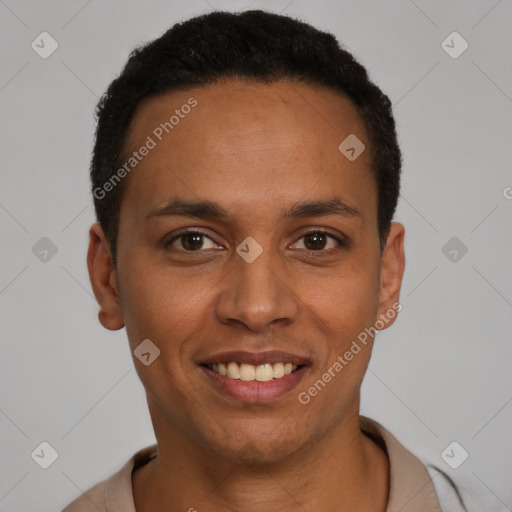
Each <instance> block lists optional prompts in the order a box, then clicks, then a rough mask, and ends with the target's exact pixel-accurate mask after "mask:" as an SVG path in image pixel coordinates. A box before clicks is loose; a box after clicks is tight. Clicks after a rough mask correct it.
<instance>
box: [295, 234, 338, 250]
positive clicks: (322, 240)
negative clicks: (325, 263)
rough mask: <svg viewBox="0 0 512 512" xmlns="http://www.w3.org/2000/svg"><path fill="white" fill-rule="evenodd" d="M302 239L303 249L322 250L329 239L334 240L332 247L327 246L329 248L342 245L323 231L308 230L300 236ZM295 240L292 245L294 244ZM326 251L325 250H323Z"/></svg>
mask: <svg viewBox="0 0 512 512" xmlns="http://www.w3.org/2000/svg"><path fill="white" fill-rule="evenodd" d="M302 239H304V242H303V244H304V245H305V249H306V250H308V251H322V250H323V249H326V245H327V244H328V241H329V239H331V240H334V242H335V243H334V247H332V246H331V247H327V250H329V249H336V248H339V247H340V246H342V245H343V242H342V241H341V240H340V239H339V238H337V237H335V236H334V235H331V234H329V233H326V232H325V231H310V232H308V233H305V234H304V235H302V236H301V238H300V240H302ZM297 243H298V242H296V243H295V244H294V245H296V244H297ZM323 252H326V251H323Z"/></svg>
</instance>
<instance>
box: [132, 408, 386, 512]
mask: <svg viewBox="0 0 512 512" xmlns="http://www.w3.org/2000/svg"><path fill="white" fill-rule="evenodd" d="M152 418H153V419H155V417H154V415H152ZM154 426H155V432H156V433H157V439H158V457H156V458H155V459H153V460H152V461H151V462H149V463H148V464H146V465H144V466H142V467H141V468H139V469H137V470H136V471H134V473H133V476H132V483H133V493H134V501H135V507H136V510H137V512H149V511H150V510H159V509H160V510H164V509H167V510H171V509H172V510H176V511H181V510H183V511H188V510H194V509H196V510H197V511H198V512H215V511H218V510H226V511H237V510H244V511H247V512H253V511H254V512H256V511H262V510H264V511H265V512H274V511H275V512H277V511H279V512H282V510H283V507H284V510H287V511H293V512H295V511H297V512H299V511H300V512H303V511H304V510H322V511H325V512H329V511H333V512H334V511H339V510H365V511H372V512H373V511H375V512H384V511H385V510H386V504H387V500H388V489H389V462H388V459H387V456H386V454H385V452H384V451H383V450H382V449H381V448H380V447H379V446H378V445H377V444H375V443H374V442H373V441H372V440H371V439H370V438H369V437H367V436H366V435H365V434H363V433H362V432H361V430H360V429H359V412H358V404H357V407H356V408H355V410H354V411H353V412H352V413H351V414H346V415H345V417H344V418H343V420H342V421H341V422H340V424H338V425H337V426H336V427H335V428H333V429H332V430H331V431H330V432H329V433H328V434H327V435H325V436H322V438H321V440H319V441H318V442H316V443H315V444H314V445H308V448H305V449H303V450H301V451H300V452H298V453H296V454H294V455H292V456H290V457H288V458H287V459H286V460H283V461H280V462H279V463H276V464H272V465H265V466H257V467H248V466H247V465H244V464H237V463H236V462H233V461H227V460H226V459H223V458H221V457H218V456H214V455H212V453H211V452H208V451H206V450H204V449H201V447H199V446H198V445H197V443H195V444H194V443H192V442H191V440H190V439H189V438H188V437H187V436H185V435H184V434H183V433H182V432H180V431H177V432H173V433H172V435H163V436H162V435H161V436H158V433H159V432H162V429H161V428H158V427H159V425H158V421H154ZM161 426H162V425H160V427H161ZM167 428H168V425H167Z"/></svg>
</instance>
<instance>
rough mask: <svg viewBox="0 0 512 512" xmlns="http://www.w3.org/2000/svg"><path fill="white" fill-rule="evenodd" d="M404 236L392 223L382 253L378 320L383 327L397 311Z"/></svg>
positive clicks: (401, 229)
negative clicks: (381, 322)
mask: <svg viewBox="0 0 512 512" xmlns="http://www.w3.org/2000/svg"><path fill="white" fill-rule="evenodd" d="M404 236H405V228H404V226H403V225H402V224H400V223H399V222H393V223H392V224H391V229H390V231H389V236H388V238H387V240H386V246H385V247H384V250H383V253H382V258H381V267H380V291H379V318H380V319H381V320H382V321H383V323H384V324H385V327H389V326H390V325H392V324H393V323H394V321H395V318H396V313H397V312H398V311H399V306H398V303H399V300H400V288H401V286H402V277H403V275H404V269H405V253H404ZM385 327H384V328H385Z"/></svg>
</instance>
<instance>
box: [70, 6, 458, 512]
mask: <svg viewBox="0 0 512 512" xmlns="http://www.w3.org/2000/svg"><path fill="white" fill-rule="evenodd" d="M400 166H401V156H400V150H399V147H398V144H397V139H396V132H395V123H394V120H393V116H392V112H391V105H390V101H389V99H388V98H387V97H386V96H385V95H384V94H383V93H382V92H381V91H380V89H379V88H378V87H376V86H375V85H374V84H372V83H371V82H370V81H369V79H368V76H367V73H366V71H365V69H364V68H363V67H362V66H361V65H360V64H359V63H357V62H356V61H355V60H354V58H353V57H352V56H351V55H350V54H349V53H348V52H346V51H345V50H343V49H341V48H340V47H339V45H338V43H337V42H336V40H335V38H334V37H333V36H332V35H330V34H327V33H323V32H320V31H318V30H316V29H314V28H313V27H311V26H309V25H307V24H304V23H302V22H299V21H296V20H292V19H291V18H288V17H285V16H278V15H274V14H270V13H266V12H262V11H247V12H243V13H241V14H230V13H223V12H214V13H211V14H208V15H204V16H200V17H197V18H193V19H191V20H188V21H186V22H184V23H181V24H177V25H175V26H174V27H173V28H171V29H170V30H169V31H168V32H167V33H165V34H164V35H163V36H162V37H160V38H159V39H157V40H155V41H153V42H151V43H150V44H148V45H146V46H144V47H142V48H140V49H137V50H136V51H135V52H133V53H132V55H131V56H130V59H129V61H128V63H127V64H126V66H125V68H124V70H123V72H122V74H121V75H120V77H119V78H117V79H116V80H114V81H113V82H112V84H111V85H110V87H109V88H108V90H107V92H106V94H105V95H104V97H103V98H102V100H101V101H100V104H99V106H98V127H97V132H96V144H95V148H94V154H93V159H92V166H91V178H92V191H93V195H94V202H95V208H96V213H97V219H98V223H96V224H94V225H93V226H92V227H91V229H90V244H89V251H88V256H87V264H88V269H89V274H90V279H91V284H92V287H93V290H94V293H95V296H96V298H97V300H98V303H99V306H100V309H99V320H100V322H101V323H102V325H103V326H104V327H105V328H107V329H110V330H117V329H121V328H122V327H123V326H125V327H126V332H127V335H128V339H129V343H130V348H131V351H132V354H133V356H134V357H133V360H134V364H135V367H136V370H137V373H138V375H139V377H140V379H141V381H142V384H143V385H144V387H145V390H146V395H147V400H148V407H149V412H150V415H151V419H152V423H153V427H154V430H155V435H156V439H157V444H155V445H153V446H149V447H146V448H144V449H143V450H140V451H139V452H137V453H136V454H135V455H134V456H133V457H131V458H130V460H128V461H127V463H126V464H125V465H124V466H123V468H121V469H120V470H119V471H118V472H117V473H116V474H115V475H113V476H112V477H110V478H109V479H107V480H106V481H104V482H101V483H99V484H97V485H96V486H94V487H93V488H91V489H89V490H88V491H87V492H86V493H84V495H82V496H80V497H79V498H77V499H76V500H75V501H74V502H73V503H72V504H70V505H69V506H68V507H67V508H66V509H65V511H64V512H75V511H89V510H91V511H93V510H101V511H107V510H108V511H123V512H135V511H136V512H149V511H163V510H165V511H169V512H170V511H172V512H174V511H176V512H178V511H187V510H189V511H193V510H197V511H199V512H213V511H220V510H223V511H227V510H232V511H235V510H237V511H238V510H243V511H244V512H250V511H265V512H268V511H276V510H279V511H282V510H286V511H304V510H307V511H322V512H328V511H340V510H350V511H355V510H361V511H375V512H384V511H398V510H400V511H402V512H411V511H422V512H425V511H432V512H434V511H439V510H441V508H440V503H439V497H438V492H443V493H445V492H449V489H450V486H449V485H447V484H449V483H450V482H449V480H448V479H447V478H445V476H444V475H443V474H442V473H441V472H437V473H436V475H438V478H436V480H437V481H436V482H435V485H437V486H441V485H442V483H443V482H444V484H445V489H444V490H443V491H440V490H439V489H440V487H438V489H437V491H436V487H435V486H434V482H433V481H432V479H431V476H430V475H429V471H428V470H427V468H426V467H425V466H424V465H423V464H422V463H421V462H420V461H419V460H418V459H417V458H416V457H415V456H414V455H413V454H412V453H410V452H409V451H408V450H406V449H405V448H404V447H403V446H402V445H401V444H400V443H399V442H398V441H397V440H396V439H395V438H394V437H393V436H392V435H391V434H390V433H389V432H388V431H387V430H386V429H385V428H384V427H382V426H381V425H379V424H378V423H377V422H375V421H373V420H370V419H369V418H365V417H361V416H360V415H359V402H360V387H361V383H362V380H363V377H364V374H365V371H366V369H367V366H368V363H369V360H370V355H371V350H372V346H373V342H374V337H375V334H376V332H377V330H381V329H384V328H386V327H388V326H389V325H391V324H392V323H393V322H394V320H395V319H396V316H397V313H398V311H399V310H400V303H399V294H400V286H401V281H402V275H403V271H404V265H405V263H404V262H405V259H404V248H403V240H404V228H403V226H402V225H401V224H399V223H395V222H392V218H393V214H394V211H395V207H396V203H397V199H398V195H399V182H400ZM430 471H431V472H432V470H430ZM456 497H457V493H456V492H455V491H452V493H451V496H449V499H450V500H454V499H455V498H456ZM452 502H453V501H452ZM457 503H458V500H457ZM457 506H458V507H459V508H455V509H454V510H461V509H462V508H461V507H462V505H457Z"/></svg>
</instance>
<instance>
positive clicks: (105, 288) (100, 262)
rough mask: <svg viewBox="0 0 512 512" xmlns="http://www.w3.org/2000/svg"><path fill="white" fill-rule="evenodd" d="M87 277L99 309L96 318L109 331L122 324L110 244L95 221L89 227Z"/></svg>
mask: <svg viewBox="0 0 512 512" xmlns="http://www.w3.org/2000/svg"><path fill="white" fill-rule="evenodd" d="M87 269H88V271H89V279H90V281H91V286H92V289H93V292H94V296H95V297H96V300H97V301H98V304H99V306H100V309H99V311H98V319H99V321H100V323H101V325H103V327H105V329H109V330H111V331H116V330H118V329H121V328H122V327H123V326H124V321H123V315H122V310H121V301H120V297H119V288H118V285H117V275H116V271H115V268H114V265H113V262H112V256H111V253H110V244H109V243H108V240H107V238H106V236H105V233H104V231H103V228H102V227H101V225H100V224H99V223H97V222H96V223H95V224H93V225H92V226H91V228H90V229H89V249H88V251H87Z"/></svg>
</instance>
